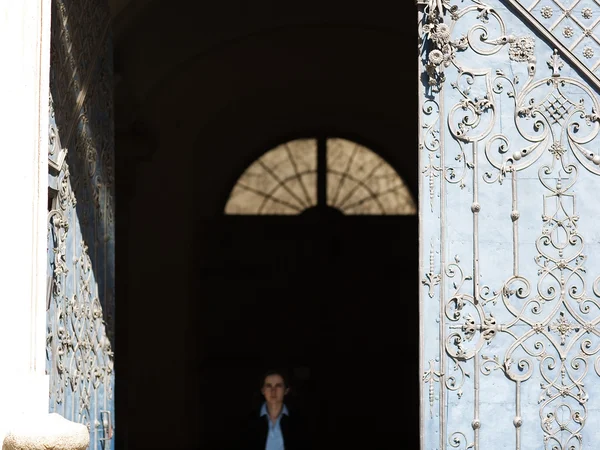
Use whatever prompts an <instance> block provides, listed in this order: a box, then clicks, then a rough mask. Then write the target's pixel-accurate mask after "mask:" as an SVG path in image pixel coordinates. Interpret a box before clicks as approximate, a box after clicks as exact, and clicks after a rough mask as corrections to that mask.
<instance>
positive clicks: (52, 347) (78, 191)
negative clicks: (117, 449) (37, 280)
mask: <svg viewBox="0 0 600 450" xmlns="http://www.w3.org/2000/svg"><path fill="white" fill-rule="evenodd" d="M101 3H102V2H97V1H80V0H77V1H68V0H55V1H54V2H53V9H52V40H51V70H50V91H51V98H50V129H49V148H48V168H49V173H48V183H49V202H48V299H47V310H48V319H47V324H48V333H47V369H48V374H49V376H50V411H51V412H57V413H59V414H61V415H62V416H64V417H65V418H67V419H69V420H72V421H75V422H80V423H83V424H85V425H86V426H87V427H88V429H89V431H90V447H89V448H90V449H94V450H96V449H102V450H108V449H112V448H113V447H114V443H113V442H114V439H113V434H114V420H115V418H114V398H113V391H114V379H115V377H114V368H113V351H112V348H113V343H114V335H113V332H114V326H113V322H114V318H113V309H114V220H113V215H114V192H113V191H114V180H113V167H114V163H113V155H114V143H113V142H114V141H113V118H112V81H111V80H112V63H111V42H110V39H109V38H108V37H107V30H108V24H109V14H108V5H101Z"/></svg>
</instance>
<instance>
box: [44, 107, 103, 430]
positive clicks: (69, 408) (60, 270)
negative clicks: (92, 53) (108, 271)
mask: <svg viewBox="0 0 600 450" xmlns="http://www.w3.org/2000/svg"><path fill="white" fill-rule="evenodd" d="M58 153H63V154H64V155H63V156H62V158H61V160H60V161H61V165H60V168H58V166H57V164H56V163H53V164H50V171H51V178H53V179H54V180H55V181H56V185H55V187H56V194H55V196H54V199H53V201H52V207H51V209H50V211H49V214H48V256H49V260H48V267H49V272H50V273H49V277H50V281H51V282H50V289H49V293H48V294H49V303H48V320H47V323H48V331H47V358H48V372H49V375H50V407H51V410H52V411H55V412H59V413H61V414H62V415H63V416H64V417H67V418H69V419H71V420H73V421H77V422H80V423H83V424H85V425H86V426H87V427H88V429H90V431H95V429H96V428H98V426H99V422H100V421H101V419H102V418H101V417H100V414H99V413H98V411H97V410H96V409H95V408H94V407H92V405H96V407H97V406H98V405H99V404H103V402H104V400H106V401H111V399H112V397H113V379H114V374H113V352H112V349H111V343H110V340H109V338H108V336H107V334H106V326H105V323H104V318H103V312H102V305H101V303H100V299H99V297H98V286H97V282H96V279H95V276H94V270H93V267H92V261H91V259H90V256H89V255H88V251H87V245H86V243H85V242H84V240H83V237H82V234H81V230H80V226H79V220H78V217H77V209H76V205H77V199H76V197H75V193H74V191H73V189H72V185H71V173H70V169H69V165H68V164H67V162H66V149H63V148H62V147H61V145H60V138H59V135H58V129H57V126H56V122H55V121H54V113H53V108H52V101H51V102H50V133H49V158H55V156H56V155H57V154H58ZM55 161H56V159H55ZM57 169H58V170H57ZM51 187H52V186H51ZM100 409H102V406H100ZM94 436H95V434H94ZM104 438H105V439H106V438H107V437H106V436H105V437H104Z"/></svg>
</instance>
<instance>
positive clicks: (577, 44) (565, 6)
mask: <svg viewBox="0 0 600 450" xmlns="http://www.w3.org/2000/svg"><path fill="white" fill-rule="evenodd" d="M518 2H519V3H520V4H521V5H523V6H524V7H525V8H526V9H527V11H529V12H530V13H531V14H532V15H533V17H535V19H536V20H537V21H538V22H539V23H540V24H541V25H542V26H543V27H544V28H546V29H547V30H548V31H549V32H551V33H552V34H553V35H554V36H555V37H556V38H557V39H559V40H560V41H561V42H562V43H563V44H564V45H565V46H566V47H567V48H568V49H569V50H570V51H571V52H572V53H573V54H574V55H575V57H577V58H578V59H579V60H580V61H581V62H582V63H583V64H585V65H586V66H587V67H588V68H589V69H590V70H591V71H592V72H593V73H594V74H595V75H596V76H599V75H600V28H599V27H598V24H599V23H600V0H518Z"/></svg>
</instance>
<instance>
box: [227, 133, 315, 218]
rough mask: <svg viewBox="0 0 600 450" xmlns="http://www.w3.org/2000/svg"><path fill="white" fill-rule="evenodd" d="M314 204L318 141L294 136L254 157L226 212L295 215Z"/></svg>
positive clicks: (237, 185) (237, 184)
mask: <svg viewBox="0 0 600 450" xmlns="http://www.w3.org/2000/svg"><path fill="white" fill-rule="evenodd" d="M316 204H317V140H316V139H297V140H294V141H290V142H287V143H285V144H282V145H279V146H277V147H275V148H274V149H273V150H270V151H268V152H267V153H265V154H264V155H262V156H261V157H260V158H259V159H257V160H256V161H255V162H254V163H252V164H251V165H250V167H248V169H246V171H245V172H244V173H243V174H242V176H241V177H240V178H239V180H238V182H237V183H236V185H235V187H234V188H233V191H231V195H230V197H229V200H228V202H227V205H226V207H225V213H226V214H298V213H301V212H302V211H304V210H305V209H308V208H310V207H311V206H315V205H316Z"/></svg>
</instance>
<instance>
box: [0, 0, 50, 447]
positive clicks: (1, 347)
mask: <svg viewBox="0 0 600 450" xmlns="http://www.w3.org/2000/svg"><path fill="white" fill-rule="evenodd" d="M0 55H2V70H1V71H0V130H2V143H1V144H0V158H1V170H2V174H1V176H0V192H1V197H0V198H2V202H1V212H0V236H1V237H2V245H1V246H0V248H1V250H0V255H1V256H0V361H1V362H0V367H1V369H0V399H1V401H0V442H2V440H3V439H4V437H5V436H6V434H7V433H8V431H9V430H11V429H12V428H13V427H14V426H15V425H16V423H18V422H19V421H22V420H23V418H24V417H28V416H43V415H44V414H46V416H47V412H48V377H47V376H46V374H45V359H46V358H45V345H46V344H45V341H46V325H45V324H46V300H45V299H46V221H47V196H48V194H47V173H48V172H47V151H48V150H47V149H48V97H49V66H50V0H18V1H15V0H0Z"/></svg>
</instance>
